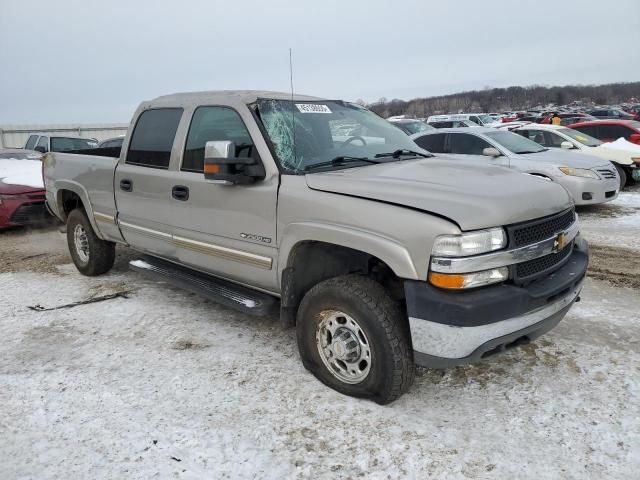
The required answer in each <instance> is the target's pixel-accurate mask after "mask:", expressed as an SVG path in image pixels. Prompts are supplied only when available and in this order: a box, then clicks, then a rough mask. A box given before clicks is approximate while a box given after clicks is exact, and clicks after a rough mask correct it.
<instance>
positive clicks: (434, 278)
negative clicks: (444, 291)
mask: <svg viewBox="0 0 640 480" xmlns="http://www.w3.org/2000/svg"><path fill="white" fill-rule="evenodd" d="M429 281H430V282H431V284H432V285H435V286H436V287H440V288H455V289H458V288H463V287H464V275H449V274H446V273H437V272H429Z"/></svg>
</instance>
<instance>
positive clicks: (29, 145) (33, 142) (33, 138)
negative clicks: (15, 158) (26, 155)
mask: <svg viewBox="0 0 640 480" xmlns="http://www.w3.org/2000/svg"><path fill="white" fill-rule="evenodd" d="M37 141H38V135H30V136H29V139H28V140H27V143H26V144H25V145H24V148H25V149H26V150H33V147H35V146H36V142H37Z"/></svg>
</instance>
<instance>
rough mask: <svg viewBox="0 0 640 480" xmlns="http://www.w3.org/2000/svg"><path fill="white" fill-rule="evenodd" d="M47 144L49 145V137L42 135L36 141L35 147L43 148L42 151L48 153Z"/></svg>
mask: <svg viewBox="0 0 640 480" xmlns="http://www.w3.org/2000/svg"><path fill="white" fill-rule="evenodd" d="M48 143H49V137H47V136H45V135H42V136H41V137H40V139H39V140H38V144H37V145H36V147H44V151H45V152H48V151H49V145H48Z"/></svg>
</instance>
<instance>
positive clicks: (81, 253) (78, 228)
mask: <svg viewBox="0 0 640 480" xmlns="http://www.w3.org/2000/svg"><path fill="white" fill-rule="evenodd" d="M67 245H68V246H69V253H70V254H71V259H72V260H73V263H74V264H75V266H76V268H77V269H78V271H79V272H80V273H82V274H83V275H87V276H89V277H93V276H96V275H102V274H103V273H106V272H108V271H109V270H111V267H113V262H114V261H115V258H116V246H115V244H114V243H113V242H107V241H105V240H101V239H100V238H98V236H97V235H96V233H95V232H94V231H93V227H92V226H91V222H89V219H88V218H87V215H86V214H85V212H84V210H81V209H76V210H73V211H72V212H71V213H70V214H69V217H68V218H67Z"/></svg>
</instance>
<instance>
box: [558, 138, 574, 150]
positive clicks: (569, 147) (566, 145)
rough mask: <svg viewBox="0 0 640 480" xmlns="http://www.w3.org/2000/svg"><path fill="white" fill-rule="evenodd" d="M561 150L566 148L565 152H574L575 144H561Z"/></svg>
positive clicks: (566, 141) (567, 142)
mask: <svg viewBox="0 0 640 480" xmlns="http://www.w3.org/2000/svg"><path fill="white" fill-rule="evenodd" d="M560 148H564V149H565V150H573V149H574V148H575V147H574V146H573V143H571V142H569V141H568V140H565V141H564V142H562V143H561V144H560Z"/></svg>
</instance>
